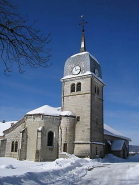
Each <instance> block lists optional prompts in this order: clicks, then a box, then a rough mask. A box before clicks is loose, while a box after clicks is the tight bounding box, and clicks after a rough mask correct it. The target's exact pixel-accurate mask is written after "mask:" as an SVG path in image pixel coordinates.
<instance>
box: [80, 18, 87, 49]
mask: <svg viewBox="0 0 139 185" xmlns="http://www.w3.org/2000/svg"><path fill="white" fill-rule="evenodd" d="M81 17H82V23H79V25H82V40H81V50H80V52H85V51H86V45H85V36H84V32H85V29H84V25H85V24H86V23H87V22H84V16H83V15H82V16H81Z"/></svg>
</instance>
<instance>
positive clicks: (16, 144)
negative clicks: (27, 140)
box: [15, 141, 18, 152]
mask: <svg viewBox="0 0 139 185" xmlns="http://www.w3.org/2000/svg"><path fill="white" fill-rule="evenodd" d="M17 149H18V142H17V141H16V142H15V152H17Z"/></svg>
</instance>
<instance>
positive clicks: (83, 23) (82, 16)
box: [79, 15, 87, 32]
mask: <svg viewBox="0 0 139 185" xmlns="http://www.w3.org/2000/svg"><path fill="white" fill-rule="evenodd" d="M81 18H82V23H79V25H82V32H84V31H85V30H84V25H85V24H86V23H87V22H84V15H81Z"/></svg>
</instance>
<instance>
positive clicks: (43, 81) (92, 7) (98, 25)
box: [0, 0, 139, 144]
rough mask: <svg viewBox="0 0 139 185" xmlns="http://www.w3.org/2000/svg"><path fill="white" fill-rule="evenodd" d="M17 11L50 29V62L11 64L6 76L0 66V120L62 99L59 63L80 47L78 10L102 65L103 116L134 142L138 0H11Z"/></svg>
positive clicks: (138, 140)
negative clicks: (45, 64)
mask: <svg viewBox="0 0 139 185" xmlns="http://www.w3.org/2000/svg"><path fill="white" fill-rule="evenodd" d="M14 3H15V4H17V5H18V11H19V12H21V14H22V15H26V14H28V18H29V20H30V21H32V20H34V19H36V20H38V22H37V23H36V27H37V28H39V29H41V31H42V33H44V34H46V35H47V34H48V33H49V32H52V41H51V43H50V44H49V45H48V47H50V48H52V52H51V54H52V57H51V61H50V62H52V63H53V65H52V66H51V67H50V68H47V69H43V68H38V69H31V68H29V66H26V67H25V68H24V69H25V70H26V72H25V73H24V74H23V75H20V74H19V73H18V69H17V67H16V66H13V69H14V71H13V72H12V76H11V77H6V76H5V75H4V73H3V71H4V65H3V64H2V63H1V67H0V86H1V89H0V97H1V98H0V120H1V121H2V120H6V121H10V120H19V119H20V118H22V117H23V116H24V115H25V113H26V112H28V111H30V110H33V109H35V108H38V107H40V106H43V105H45V104H47V105H50V106H54V107H59V106H60V105H61V82H60V79H61V78H62V77H63V70H64V63H65V61H66V59H67V58H69V57H70V56H71V55H73V54H76V53H78V52H79V51H80V43H81V26H79V23H80V22H81V15H84V19H85V21H87V22H88V23H87V24H86V25H85V38H86V49H87V51H88V52H90V53H91V54H92V55H93V56H95V57H96V58H97V60H98V61H99V63H100V65H101V68H102V77H103V81H104V83H105V84H106V87H104V122H105V123H106V124H108V125H109V126H111V127H113V128H115V129H117V130H118V131H120V132H121V133H123V134H125V135H126V136H128V137H130V138H131V139H132V144H139V137H138V133H139V73H138V68H139V51H138V50H139V1H138V0H134V1H131V0H122V1H121V0H116V1H111V0H105V1H104V0H86V1H84V0H70V1H67V0H51V1H50V0H49V1H48V0H21V1H19V0H14Z"/></svg>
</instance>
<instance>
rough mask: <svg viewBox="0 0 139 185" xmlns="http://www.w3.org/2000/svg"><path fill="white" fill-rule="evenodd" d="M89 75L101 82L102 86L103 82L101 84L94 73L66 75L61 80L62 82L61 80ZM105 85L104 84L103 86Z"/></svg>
mask: <svg viewBox="0 0 139 185" xmlns="http://www.w3.org/2000/svg"><path fill="white" fill-rule="evenodd" d="M89 74H91V75H93V76H95V77H96V78H97V79H98V80H99V81H101V82H102V83H103V84H104V82H103V80H102V79H101V78H100V77H98V76H96V75H95V73H92V72H90V71H87V72H85V73H82V74H80V73H79V74H78V75H76V76H75V75H67V76H64V77H63V78H62V80H63V79H67V78H75V77H77V76H78V77H80V76H85V75H89ZM104 85H105V84H104Z"/></svg>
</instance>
